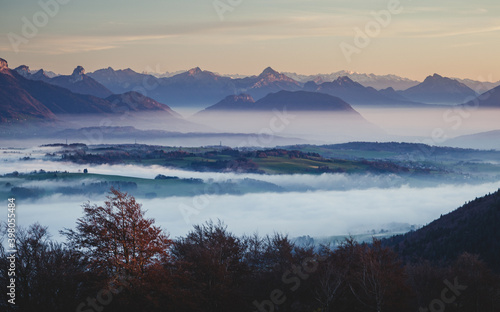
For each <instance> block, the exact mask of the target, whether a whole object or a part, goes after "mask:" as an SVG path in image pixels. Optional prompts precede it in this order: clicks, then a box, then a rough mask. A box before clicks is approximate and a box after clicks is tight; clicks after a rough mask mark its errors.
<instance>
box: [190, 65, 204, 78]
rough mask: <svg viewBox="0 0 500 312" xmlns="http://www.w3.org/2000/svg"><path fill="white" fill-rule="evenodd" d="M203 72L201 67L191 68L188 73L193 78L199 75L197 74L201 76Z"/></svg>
mask: <svg viewBox="0 0 500 312" xmlns="http://www.w3.org/2000/svg"><path fill="white" fill-rule="evenodd" d="M201 72H202V70H201V69H200V68H199V67H195V68H191V69H190V70H188V73H189V75H191V76H193V75H197V74H199V73H201Z"/></svg>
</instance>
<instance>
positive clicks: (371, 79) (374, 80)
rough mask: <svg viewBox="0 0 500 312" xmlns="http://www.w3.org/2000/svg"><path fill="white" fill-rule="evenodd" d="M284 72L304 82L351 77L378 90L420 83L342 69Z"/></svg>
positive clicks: (397, 88) (397, 77)
mask: <svg viewBox="0 0 500 312" xmlns="http://www.w3.org/2000/svg"><path fill="white" fill-rule="evenodd" d="M283 74H285V75H287V76H288V77H290V78H293V79H295V80H297V81H299V82H302V83H306V82H308V81H314V82H316V83H319V84H321V83H323V82H330V81H333V80H335V79H338V78H340V77H348V78H349V79H352V80H353V81H356V82H358V83H360V84H362V85H363V86H365V87H372V88H375V89H377V90H380V89H386V88H389V87H391V88H394V89H395V90H405V89H408V88H410V87H413V86H416V85H417V84H419V83H420V82H419V81H416V80H411V79H408V78H404V77H400V76H397V75H375V74H363V73H356V72H352V71H346V70H341V71H338V72H334V73H330V74H316V75H301V74H297V73H289V72H284V73H283Z"/></svg>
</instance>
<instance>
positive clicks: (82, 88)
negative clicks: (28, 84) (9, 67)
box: [14, 65, 113, 98]
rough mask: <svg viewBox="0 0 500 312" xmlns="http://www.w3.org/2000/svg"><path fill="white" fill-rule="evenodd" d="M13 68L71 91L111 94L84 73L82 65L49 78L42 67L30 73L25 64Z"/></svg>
mask: <svg viewBox="0 0 500 312" xmlns="http://www.w3.org/2000/svg"><path fill="white" fill-rule="evenodd" d="M14 70H15V71H16V72H17V73H18V74H20V75H21V76H23V77H24V78H26V79H30V80H37V81H43V82H46V83H49V84H52V85H55V86H59V87H62V88H65V89H68V90H70V91H71V92H73V93H78V94H87V95H93V96H96V97H100V98H106V97H108V96H110V95H112V94H113V92H111V91H110V90H108V88H106V87H105V86H103V85H102V84H100V83H99V82H97V81H95V80H94V79H92V78H91V77H89V76H87V75H85V69H84V68H83V67H82V66H77V67H76V68H75V69H74V70H73V73H72V74H71V75H69V76H65V75H60V76H56V77H53V78H50V77H49V76H48V75H47V74H46V73H45V72H44V70H43V69H41V70H39V71H38V72H36V73H35V74H31V71H30V70H29V67H28V66H26V65H21V66H19V67H17V68H16V69H14Z"/></svg>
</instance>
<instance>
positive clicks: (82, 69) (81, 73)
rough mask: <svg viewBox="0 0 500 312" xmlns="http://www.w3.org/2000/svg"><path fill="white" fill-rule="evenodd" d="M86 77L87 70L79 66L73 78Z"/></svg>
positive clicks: (74, 71)
mask: <svg viewBox="0 0 500 312" xmlns="http://www.w3.org/2000/svg"><path fill="white" fill-rule="evenodd" d="M81 75H85V69H84V68H83V67H82V66H77V67H76V68H75V70H73V74H72V75H71V76H81Z"/></svg>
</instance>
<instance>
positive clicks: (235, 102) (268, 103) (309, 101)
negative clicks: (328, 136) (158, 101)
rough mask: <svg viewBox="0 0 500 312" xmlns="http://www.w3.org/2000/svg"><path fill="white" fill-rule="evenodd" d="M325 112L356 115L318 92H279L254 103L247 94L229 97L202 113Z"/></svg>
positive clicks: (345, 104)
mask: <svg viewBox="0 0 500 312" xmlns="http://www.w3.org/2000/svg"><path fill="white" fill-rule="evenodd" d="M284 109H285V110H287V111H325V112H347V113H353V114H358V112H356V111H355V110H354V109H353V108H352V107H351V105H349V104H348V103H346V102H345V101H343V100H342V99H340V98H338V97H334V96H331V95H328V94H323V93H318V92H307V91H279V92H276V93H270V94H268V95H267V96H265V97H264V98H262V99H260V100H258V101H255V100H254V99H253V98H252V97H251V96H250V95H248V94H240V95H238V96H234V95H230V96H228V97H226V98H224V99H223V100H222V101H220V102H218V103H216V104H214V105H212V106H209V107H207V108H206V109H205V110H203V111H202V112H215V111H269V112H272V111H273V110H279V111H281V110H284Z"/></svg>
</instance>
